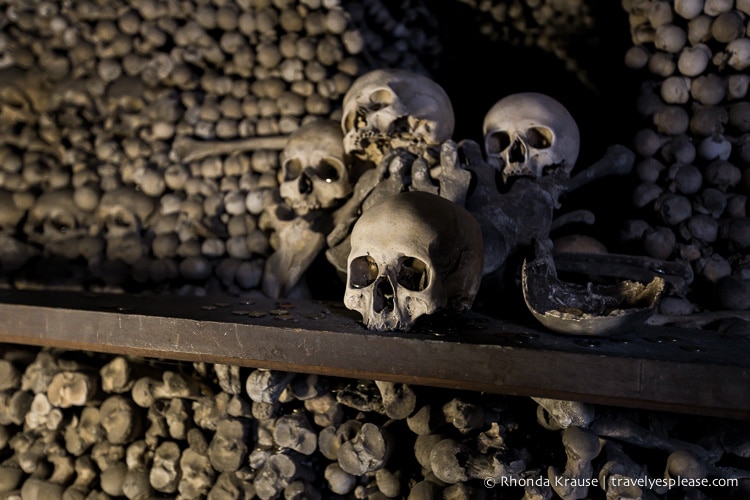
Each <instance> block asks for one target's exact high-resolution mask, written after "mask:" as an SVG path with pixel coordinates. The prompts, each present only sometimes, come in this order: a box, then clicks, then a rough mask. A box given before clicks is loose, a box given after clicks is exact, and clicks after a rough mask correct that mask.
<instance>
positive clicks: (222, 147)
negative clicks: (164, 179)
mask: <svg viewBox="0 0 750 500" xmlns="http://www.w3.org/2000/svg"><path fill="white" fill-rule="evenodd" d="M286 141H287V137H286V136H273V137H248V138H245V139H238V140H226V141H198V140H195V139H190V138H188V137H179V138H177V139H175V141H174V143H173V144H172V150H171V152H170V154H169V157H170V160H172V161H174V162H182V163H189V162H193V161H198V160H202V159H204V158H208V157H211V156H222V155H230V154H235V153H238V152H247V151H258V150H263V149H268V150H281V149H283V148H284V145H285V144H286Z"/></svg>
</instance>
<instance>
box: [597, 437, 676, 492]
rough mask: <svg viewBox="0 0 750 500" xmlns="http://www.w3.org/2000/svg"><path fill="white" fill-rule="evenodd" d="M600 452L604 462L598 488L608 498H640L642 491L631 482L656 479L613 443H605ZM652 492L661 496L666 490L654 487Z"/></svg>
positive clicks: (600, 471)
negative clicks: (639, 479)
mask: <svg viewBox="0 0 750 500" xmlns="http://www.w3.org/2000/svg"><path fill="white" fill-rule="evenodd" d="M602 451H603V455H604V459H605V460H606V462H605V463H604V465H602V466H601V468H600V469H599V473H598V476H597V477H598V478H599V486H600V488H601V489H602V490H604V491H605V492H606V493H607V496H608V497H609V496H614V495H619V497H622V498H641V496H642V494H643V490H642V489H641V488H639V487H638V486H637V484H636V483H635V481H632V480H634V479H636V478H645V479H647V480H652V481H653V480H655V479H656V478H654V477H653V476H652V475H651V474H649V472H648V470H647V469H646V468H645V467H643V466H641V465H639V464H637V463H635V462H634V461H633V459H631V458H630V457H629V456H628V455H627V454H626V453H625V452H624V451H623V449H622V447H621V446H620V445H619V444H617V443H615V442H614V441H607V442H606V443H605V444H604V448H603V450H602ZM627 479H630V480H631V481H627ZM652 484H655V483H652ZM654 490H655V492H656V493H659V494H663V493H664V492H665V491H666V488H665V487H663V486H656V487H655V488H654ZM619 497H618V498H619Z"/></svg>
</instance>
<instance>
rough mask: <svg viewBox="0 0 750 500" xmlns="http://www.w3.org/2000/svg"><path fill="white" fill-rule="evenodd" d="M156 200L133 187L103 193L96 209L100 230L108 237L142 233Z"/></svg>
mask: <svg viewBox="0 0 750 500" xmlns="http://www.w3.org/2000/svg"><path fill="white" fill-rule="evenodd" d="M155 209H156V202H155V201H154V200H153V199H152V198H151V197H150V196H148V195H146V194H144V193H142V192H140V191H136V190H135V189H134V188H131V187H120V188H117V189H114V190H112V191H107V192H106V193H104V194H103V195H102V198H101V200H100V202H99V206H98V207H97V209H96V218H97V221H98V223H99V228H98V229H99V230H100V231H102V232H104V233H105V235H106V237H107V238H111V237H121V236H124V235H126V234H134V233H140V232H141V229H142V228H143V225H144V223H145V222H146V220H147V219H148V217H149V216H150V215H151V214H152V213H153V212H154V210H155Z"/></svg>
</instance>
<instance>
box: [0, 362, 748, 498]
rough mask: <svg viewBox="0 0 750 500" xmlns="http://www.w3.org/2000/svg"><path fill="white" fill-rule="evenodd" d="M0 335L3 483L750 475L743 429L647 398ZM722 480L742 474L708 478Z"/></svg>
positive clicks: (245, 490)
mask: <svg viewBox="0 0 750 500" xmlns="http://www.w3.org/2000/svg"><path fill="white" fill-rule="evenodd" d="M4 353H5V354H4V357H3V359H1V360H0V375H2V377H1V378H0V380H2V385H0V395H1V396H2V397H0V451H2V453H3V455H2V456H3V460H2V462H1V463H0V494H1V495H2V496H3V498H24V499H36V498H46V499H48V500H52V499H58V498H63V499H79V498H81V499H82V498H110V497H113V496H124V497H127V498H153V497H167V498H169V497H174V496H178V498H185V499H191V498H209V499H216V500H218V499H225V498H254V497H257V498H261V499H263V500H268V499H273V498H281V497H284V498H288V499H302V498H307V499H310V498H313V499H314V498H332V497H334V496H336V497H338V496H339V495H340V496H346V497H347V498H352V497H353V498H371V499H383V498H396V497H398V498H406V497H408V498H410V499H421V498H469V497H471V498H484V494H487V493H492V492H491V491H490V490H488V489H487V488H492V487H497V488H502V490H503V494H505V493H509V492H514V494H516V495H517V497H520V495H524V494H525V496H524V498H551V497H552V495H553V493H554V494H557V495H558V496H559V497H560V498H563V499H566V500H567V499H577V498H584V497H586V495H587V494H589V493H591V494H592V495H597V493H596V492H595V491H594V490H599V489H602V490H604V491H605V492H606V496H607V498H641V497H642V496H645V497H647V498H664V497H665V494H666V493H667V490H668V488H667V487H665V483H664V479H665V478H670V477H671V478H676V476H680V477H681V478H682V479H683V480H690V481H693V484H696V483H695V481H697V480H698V479H702V478H713V477H719V478H725V479H726V478H748V477H749V476H750V473H749V472H748V471H747V470H743V469H742V468H738V467H737V464H744V465H747V463H746V462H747V460H748V459H750V453H749V452H748V449H747V443H748V439H750V436H748V434H747V429H744V431H742V430H741V426H740V424H739V423H736V422H731V421H722V420H720V419H706V418H703V419H695V420H692V419H690V418H687V417H685V418H683V419H682V420H679V419H676V417H674V416H667V415H660V414H657V413H652V414H650V416H649V418H650V420H651V422H652V426H651V427H645V426H643V425H641V424H639V423H638V421H639V420H640V419H641V418H642V416H643V415H639V414H638V412H622V411H619V412H612V411H611V410H607V409H600V408H598V407H593V406H590V405H585V404H581V403H575V402H570V401H559V400H550V399H536V403H537V405H536V406H535V405H534V404H530V403H531V401H530V400H528V399H522V398H507V397H500V396H489V395H486V394H485V395H480V394H476V393H469V392H467V393H462V394H461V395H459V396H458V397H456V395H455V393H451V391H443V390H436V389H426V388H419V387H409V386H408V385H405V384H397V383H391V382H363V381H354V380H347V379H332V378H325V377H320V376H315V375H304V374H293V373H287V372H280V371H268V370H252V369H247V370H245V369H240V368H239V367H237V366H229V365H218V364H217V365H210V364H194V365H187V364H185V365H168V364H162V363H163V362H161V363H155V362H153V361H148V360H144V359H140V358H125V357H121V356H114V357H113V356H104V355H89V356H86V357H85V358H81V357H80V356H76V354H75V353H70V352H62V351H51V350H32V349H17V348H5V349H4ZM535 409H536V413H537V423H534V416H533V413H534V411H535ZM537 424H538V425H537ZM667 429H670V430H669V432H667ZM697 443H702V444H703V445H699V444H697ZM649 453H650V454H651V455H650V456H651V457H652V458H651V459H647V460H648V461H647V462H645V463H644V462H642V461H641V460H643V458H642V457H645V456H649ZM639 457H640V458H639ZM720 459H724V461H730V462H733V463H734V464H735V465H734V466H733V467H727V466H717V465H716V463H717V461H718V460H720ZM647 480H652V481H653V480H660V481H661V482H660V483H654V482H646V481H647ZM646 485H648V486H646ZM745 487H747V484H745ZM649 490H650V491H649ZM680 490H681V491H682V493H684V494H685V495H690V496H691V497H693V495H696V494H698V492H697V491H695V489H693V488H690V487H685V486H681V487H680V488H679V489H678V488H677V487H672V488H671V492H670V495H674V494H677V493H679V492H680ZM732 491H734V492H735V493H740V496H741V492H742V491H744V490H742V486H739V487H734V488H724V489H720V488H711V493H717V492H718V493H724V494H726V495H729V494H730V493H731V492H732ZM745 493H746V491H745ZM740 496H737V498H740Z"/></svg>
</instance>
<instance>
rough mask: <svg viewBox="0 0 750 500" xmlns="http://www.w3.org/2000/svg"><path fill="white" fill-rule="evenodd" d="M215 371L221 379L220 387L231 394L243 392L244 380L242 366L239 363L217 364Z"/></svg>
mask: <svg viewBox="0 0 750 500" xmlns="http://www.w3.org/2000/svg"><path fill="white" fill-rule="evenodd" d="M214 371H215V372H216V378H217V379H218V380H219V387H221V390H222V391H224V392H227V393H229V394H240V393H241V392H242V380H241V379H240V367H239V366H237V365H224V364H218V363H217V364H215V365H214Z"/></svg>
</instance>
